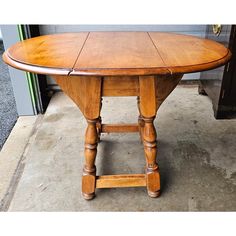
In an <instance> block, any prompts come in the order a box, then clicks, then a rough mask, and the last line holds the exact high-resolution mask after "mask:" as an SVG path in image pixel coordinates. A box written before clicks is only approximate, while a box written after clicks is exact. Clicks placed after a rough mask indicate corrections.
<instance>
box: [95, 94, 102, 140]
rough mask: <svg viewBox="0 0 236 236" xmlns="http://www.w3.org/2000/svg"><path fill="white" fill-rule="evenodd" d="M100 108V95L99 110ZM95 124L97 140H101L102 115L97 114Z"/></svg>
mask: <svg viewBox="0 0 236 236" xmlns="http://www.w3.org/2000/svg"><path fill="white" fill-rule="evenodd" d="M101 110H102V97H101V99H100V112H101ZM96 126H97V133H98V142H100V141H101V132H102V117H101V116H99V117H98V121H97V123H96Z"/></svg>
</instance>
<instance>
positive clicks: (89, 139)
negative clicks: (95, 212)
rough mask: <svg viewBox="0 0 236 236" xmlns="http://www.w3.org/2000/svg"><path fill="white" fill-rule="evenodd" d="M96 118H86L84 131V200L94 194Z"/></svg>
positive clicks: (92, 196)
mask: <svg viewBox="0 0 236 236" xmlns="http://www.w3.org/2000/svg"><path fill="white" fill-rule="evenodd" d="M98 119H99V118H98ZM98 119H93V120H89V119H87V122H88V126H87V130H86V133H85V150H84V154H85V165H84V168H83V177H82V194H83V197H84V198H85V199H86V200H90V199H93V198H94V196H95V184H96V166H95V159H96V154H97V143H98V134H97V127H96V124H97V122H98Z"/></svg>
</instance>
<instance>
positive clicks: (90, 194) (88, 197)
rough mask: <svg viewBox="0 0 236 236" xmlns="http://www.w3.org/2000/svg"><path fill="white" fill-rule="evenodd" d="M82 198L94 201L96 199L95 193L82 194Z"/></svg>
mask: <svg viewBox="0 0 236 236" xmlns="http://www.w3.org/2000/svg"><path fill="white" fill-rule="evenodd" d="M82 196H83V198H84V199H85V200H88V201H89V200H92V199H93V198H94V197H95V193H82Z"/></svg>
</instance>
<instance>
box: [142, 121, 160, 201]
mask: <svg viewBox="0 0 236 236" xmlns="http://www.w3.org/2000/svg"><path fill="white" fill-rule="evenodd" d="M154 119H155V117H151V118H144V117H143V121H144V128H143V145H144V152H145V158H146V181H147V191H148V195H149V196H150V197H158V196H159V195H160V174H159V170H158V164H157V162H156V156H157V142H156V130H155V126H154V124H153V121H154Z"/></svg>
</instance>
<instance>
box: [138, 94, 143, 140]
mask: <svg viewBox="0 0 236 236" xmlns="http://www.w3.org/2000/svg"><path fill="white" fill-rule="evenodd" d="M137 106H138V111H139V117H138V128H139V136H140V140H141V141H143V134H142V133H143V127H144V121H143V117H142V115H141V111H140V97H139V96H138V97H137Z"/></svg>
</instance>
